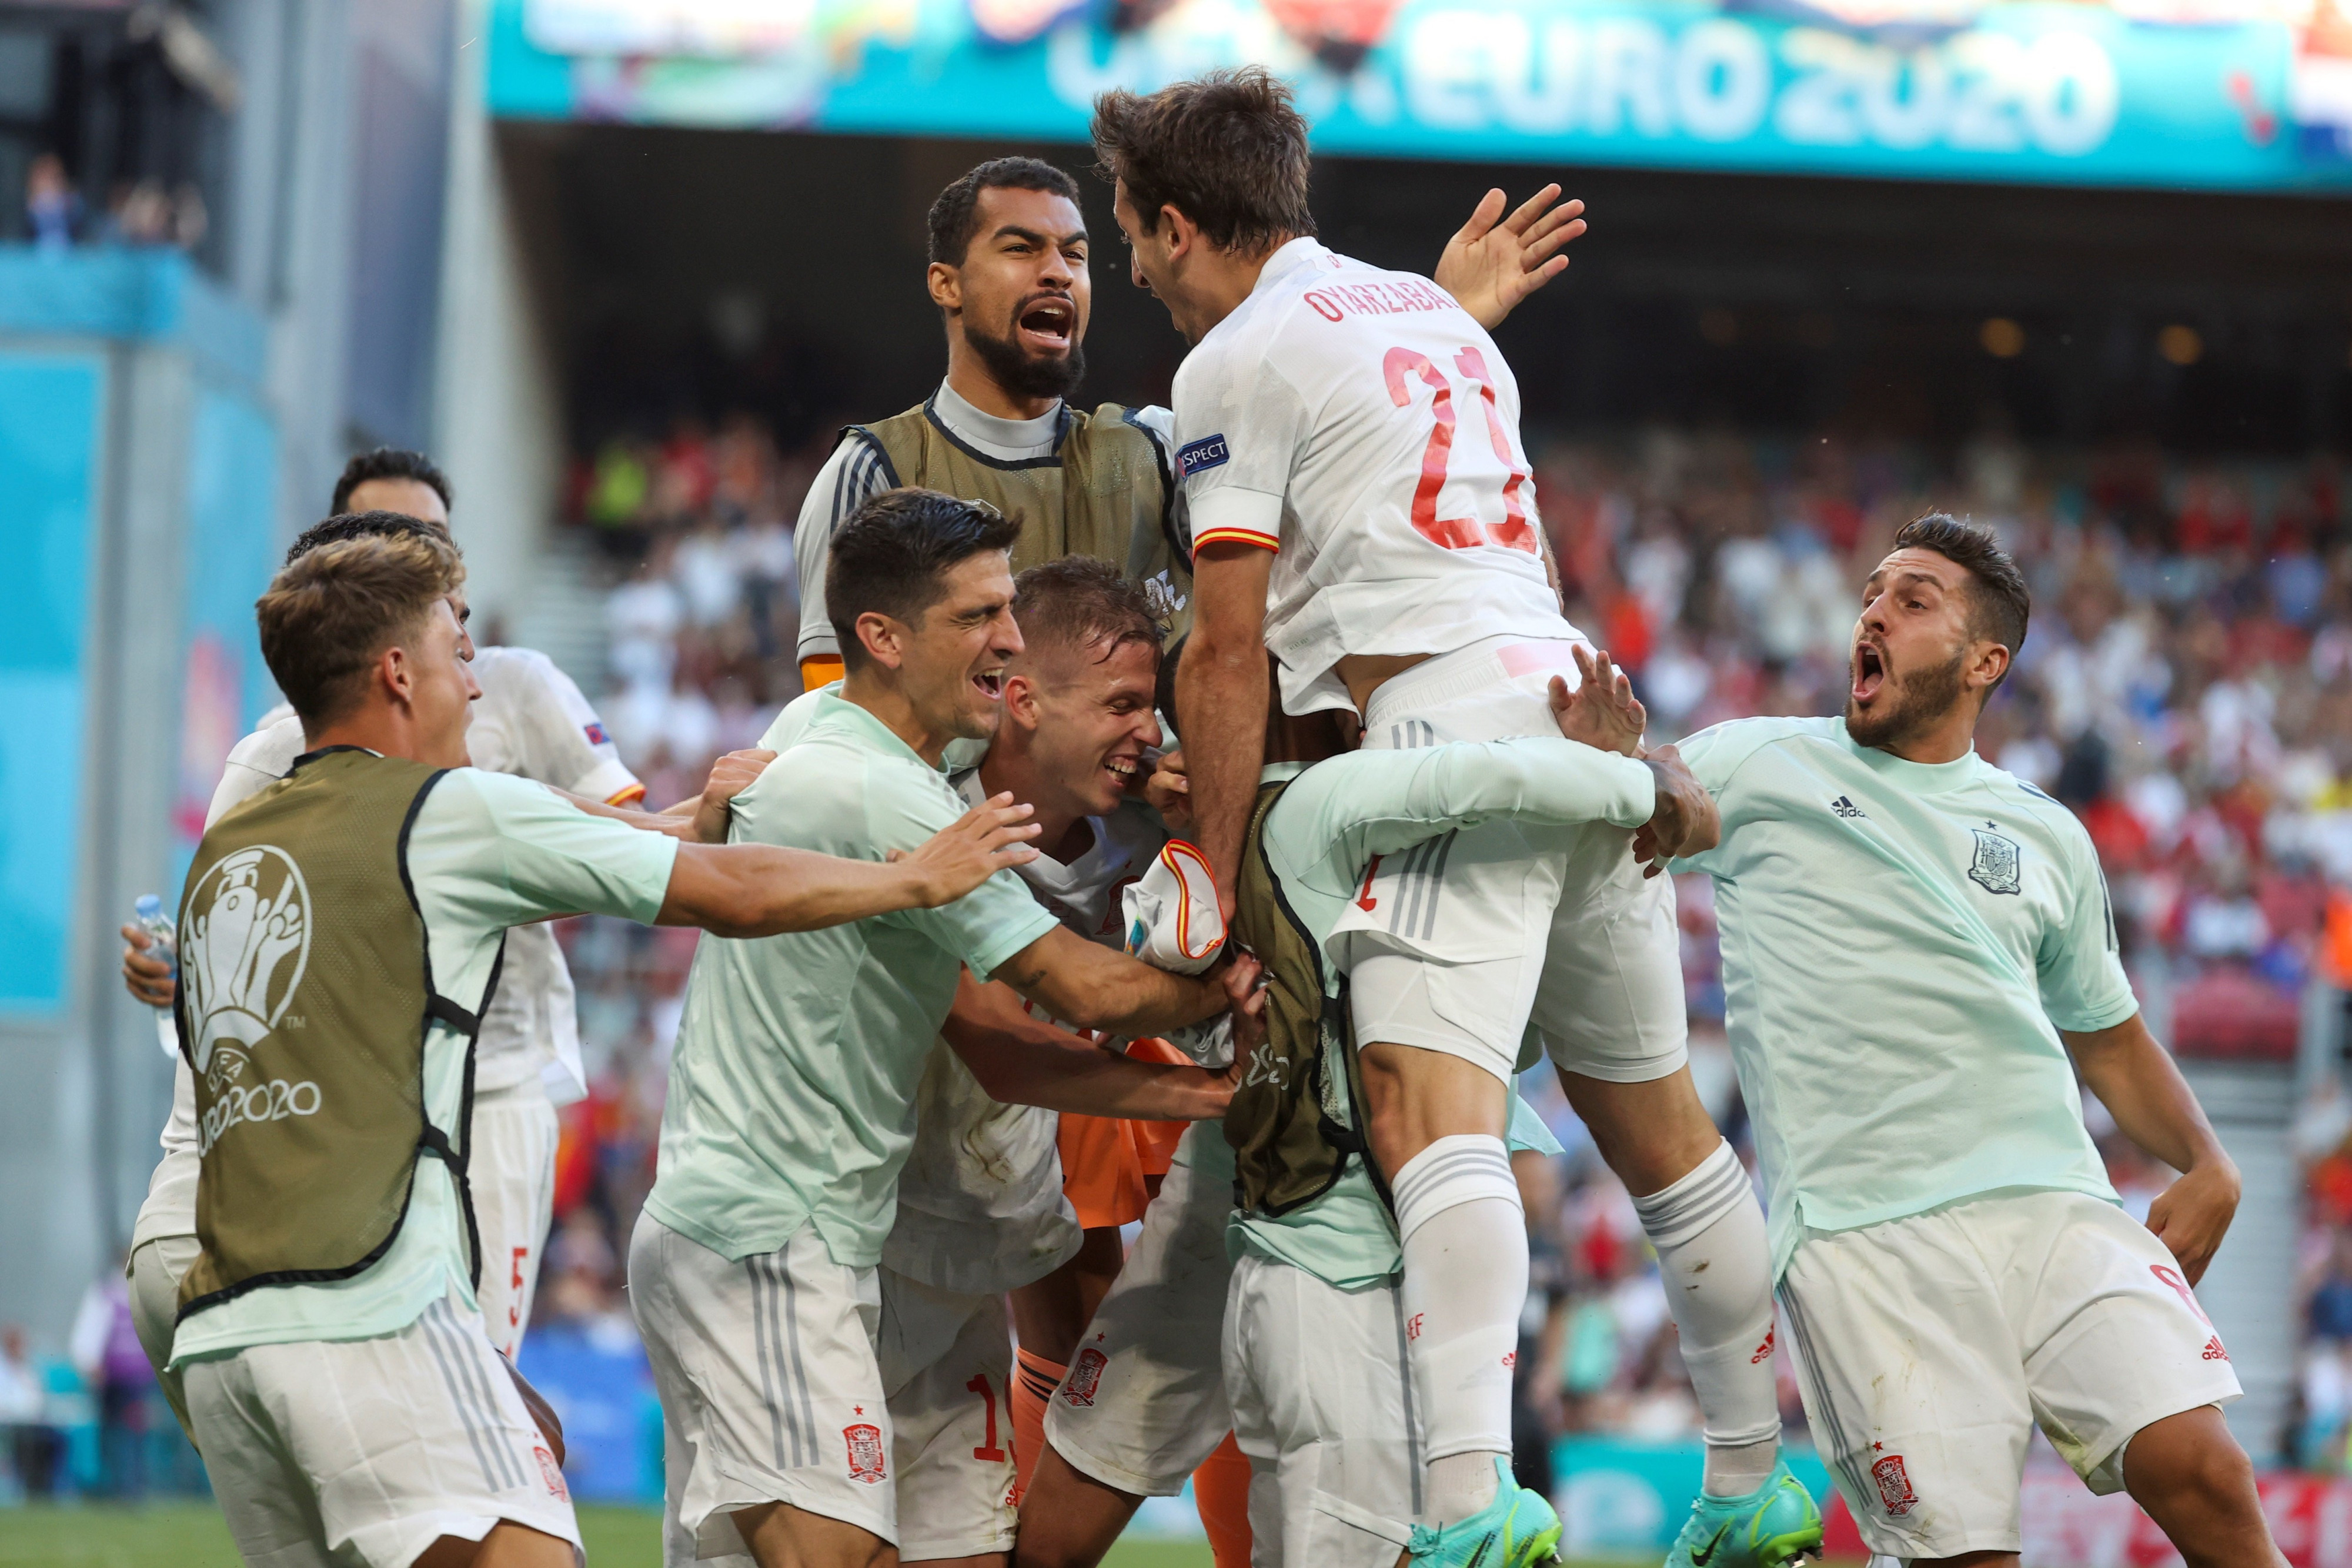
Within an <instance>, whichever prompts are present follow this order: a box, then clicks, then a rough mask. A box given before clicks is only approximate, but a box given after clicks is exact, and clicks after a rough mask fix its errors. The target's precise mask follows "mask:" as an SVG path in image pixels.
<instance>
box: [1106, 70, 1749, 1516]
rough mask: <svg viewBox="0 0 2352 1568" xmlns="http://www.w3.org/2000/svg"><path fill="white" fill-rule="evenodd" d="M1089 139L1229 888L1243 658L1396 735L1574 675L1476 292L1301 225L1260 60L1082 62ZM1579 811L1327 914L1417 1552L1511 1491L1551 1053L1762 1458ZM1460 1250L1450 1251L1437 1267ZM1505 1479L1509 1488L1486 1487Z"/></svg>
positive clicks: (1725, 1204)
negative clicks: (1105, 181)
mask: <svg viewBox="0 0 2352 1568" xmlns="http://www.w3.org/2000/svg"><path fill="white" fill-rule="evenodd" d="M1094 141H1095V144H1096V147H1097V151H1098V152H1100V154H1101V156H1102V160H1103V164H1104V167H1105V169H1106V170H1107V171H1108V172H1110V173H1111V174H1112V175H1113V176H1114V177H1115V179H1116V181H1117V196H1116V200H1115V203H1114V206H1113V211H1114V212H1115V213H1116V214H1117V216H1118V222H1119V226H1120V228H1121V229H1122V231H1123V232H1124V233H1125V234H1126V235H1127V237H1128V240H1129V246H1130V247H1131V252H1130V254H1131V256H1132V260H1133V267H1134V270H1135V273H1136V277H1137V281H1138V282H1139V283H1141V284H1143V285H1145V286H1146V287H1150V289H1151V290H1152V292H1153V293H1155V294H1156V295H1157V296H1159V298H1160V299H1161V301H1162V302H1163V303H1165V304H1166V305H1167V306H1168V308H1169V313H1170V315H1171V317H1172V318H1173V319H1174V321H1175V323H1176V326H1177V328H1178V329H1179V330H1181V332H1183V333H1184V334H1185V336H1186V337H1187V338H1189V339H1191V340H1192V342H1193V343H1194V345H1195V347H1194V349H1193V351H1192V354H1191V355H1190V356H1189V357H1188V358H1187V359H1186V361H1184V364H1183V366H1182V367H1181V369H1180V370H1179V371H1178V372H1177V376H1176V392H1175V405H1176V424H1177V436H1178V440H1179V446H1178V450H1177V466H1178V471H1179V474H1180V476H1181V483H1182V484H1183V486H1184V489H1185V497H1186V504H1187V506H1188V507H1189V508H1190V516H1191V519H1192V535H1193V542H1194V558H1193V574H1194V575H1193V582H1194V595H1193V625H1192V642H1191V643H1190V645H1189V647H1188V649H1187V653H1186V657H1185V659H1184V662H1183V667H1182V670H1181V676H1180V680H1179V685H1178V691H1177V702H1178V707H1179V712H1178V714H1177V716H1176V717H1177V723H1178V726H1179V727H1180V728H1181V731H1182V733H1183V737H1184V743H1185V754H1186V759H1187V762H1188V764H1189V767H1190V771H1191V778H1192V799H1193V810H1194V814H1195V819H1196V837H1197V839H1198V841H1199V842H1200V846H1201V848H1202V851H1203V852H1204V853H1205V854H1206V855H1207V857H1208V860H1209V863H1210V865H1211V866H1212V868H1213V871H1214V873H1215V875H1216V878H1217V882H1218V886H1219V890H1220V892H1221V893H1225V894H1230V890H1231V888H1232V886H1233V882H1234V873H1235V869H1236V866H1237V864H1238V861H1239V854H1240V848H1241V841H1242V832H1243V828H1244V822H1245V820H1246V815H1247V811H1248V809H1249V805H1250V801H1251V800H1252V799H1253V796H1254V793H1255V789H1256V785H1257V778H1258V766H1259V759H1260V758H1261V756H1262V751H1263V740H1264V732H1265V715H1266V712H1267V707H1268V703H1269V690H1268V687H1269V681H1268V675H1267V669H1266V662H1265V653H1266V651H1267V650H1268V649H1271V651H1272V652H1273V653H1274V655H1275V657H1276V661H1277V662H1278V664H1279V667H1280V684H1281V701H1282V706H1283V708H1284V709H1285V710H1286V711H1288V712H1291V713H1294V714H1301V715H1304V714H1309V713H1314V712H1318V711H1321V710H1325V709H1339V710H1346V711H1351V712H1352V713H1353V714H1354V715H1356V716H1359V717H1360V721H1361V723H1362V725H1363V729H1364V743H1365V745H1367V746H1370V747H1413V746H1427V745H1433V744H1436V743H1439V742H1442V741H1450V740H1470V741H1487V740H1496V739H1502V738H1506V737H1514V736H1540V735H1545V734H1548V733H1550V727H1551V721H1550V716H1549V708H1548V706H1547V703H1546V701H1545V691H1546V687H1547V684H1548V682H1549V679H1550V678H1551V677H1552V676H1554V675H1555V674H1558V675H1561V676H1564V677H1565V678H1567V679H1568V680H1570V681H1574V680H1576V679H1578V678H1579V674H1578V655H1579V653H1580V651H1581V650H1582V649H1583V648H1585V647H1586V644H1585V643H1584V642H1583V639H1582V636H1581V634H1580V632H1578V631H1577V630H1576V628H1575V627H1573V626H1571V625H1570V624H1569V622H1567V621H1566V620H1565V619H1564V618H1563V617H1562V615H1561V613H1560V605H1559V596H1558V593H1557V591H1556V590H1555V589H1554V588H1553V587H1552V585H1551V582H1550V580H1549V572H1548V569H1547V566H1546V560H1545V554H1544V549H1543V542H1542V535H1541V529H1540V526H1539V523H1538V517H1537V516H1536V509H1535V497H1534V494H1533V490H1534V486H1533V484H1532V481H1531V479H1530V477H1529V470H1528V461H1527V457H1526V454H1525V453H1524V451H1523V450H1522V448H1521V445H1520V442H1519V434H1518V413H1519V403H1518V389H1517V384H1516V383H1515V382H1514V381H1513V380H1512V377H1511V372H1510V367H1509V366H1508V365H1507V364H1506V363H1504V361H1503V358H1502V355H1501V354H1500V353H1499V352H1498V351H1497V350H1496V347H1495V344H1494V341H1493V340H1491V339H1490V338H1488V337H1487V335H1486V330H1485V329H1484V328H1483V327H1482V326H1481V325H1480V323H1479V322H1478V321H1477V320H1475V319H1473V318H1472V317H1471V316H1470V315H1469V314H1468V313H1467V312H1465V311H1464V310H1463V309H1461V308H1458V307H1457V306H1456V305H1455V304H1454V301H1452V300H1451V299H1449V298H1447V297H1446V296H1445V295H1444V293H1443V292H1442V291H1440V290H1438V289H1437V288H1435V287H1433V286H1432V285H1431V284H1430V283H1429V282H1428V280H1426V279H1424V278H1421V277H1413V276H1412V275H1409V274H1404V273H1395V272H1387V271H1382V270H1381V269H1379V268H1375V267H1367V266H1365V265H1363V264H1362V263H1360V262H1356V261H1352V260H1349V259H1348V258H1347V257H1344V256H1337V255H1335V254H1333V253H1332V252H1331V251H1329V250H1328V249H1326V248H1325V247H1324V246H1321V245H1318V243H1316V241H1315V240H1314V239H1313V238H1312V237H1311V236H1312V235H1313V232H1314V220H1313V217H1312V215H1311V214H1309V213H1308V211H1307V200H1306V197H1307V164H1308V158H1307V134H1306V123H1305V121H1304V120H1303V119H1302V118H1301V117H1300V116H1299V115H1298V114H1297V110H1296V109H1295V108H1294V107H1293V105H1292V103H1291V100H1290V95H1289V92H1288V89H1286V88H1285V87H1284V86H1283V85H1282V84H1281V83H1280V82H1278V81H1276V79H1275V78H1272V77H1271V76H1269V75H1267V74H1265V72H1263V71H1259V70H1256V69H1254V68H1253V69H1247V70H1243V71H1238V72H1219V73H1213V74H1212V75H1211V76H1209V77H1207V78H1202V79H1201V80H1198V81H1192V82H1182V83H1178V84H1176V85H1175V86H1172V87H1170V88H1167V89H1162V90H1161V91H1160V92H1158V93H1155V94H1152V95H1151V96H1150V97H1148V98H1139V97H1137V96H1135V95H1133V94H1129V93H1123V92H1114V93H1107V94H1105V95H1103V97H1101V98H1100V99H1097V102H1096V113H1095V121H1094ZM1626 842H1627V835H1626V834H1625V833H1624V832H1623V831H1620V830H1616V829H1613V828H1609V827H1607V826H1605V825H1592V826H1586V827H1580V828H1574V829H1562V830H1557V831H1553V830H1523V829H1522V828H1521V827H1520V826H1519V825H1517V824H1515V823H1510V822H1495V823H1489V824H1486V825H1485V826H1481V827H1477V828H1474V829H1466V830H1465V831H1461V832H1458V833H1452V834H1447V835H1445V836H1444V837H1442V838H1439V839H1436V840H1433V841H1430V842H1428V843H1426V844H1423V845H1421V846H1419V847H1417V848H1415V849H1414V850H1412V852H1408V853H1406V854H1403V855H1399V856H1392V857H1385V858H1383V859H1381V860H1379V861H1377V862H1374V863H1373V864H1372V865H1370V867H1368V868H1367V870H1366V873H1365V882H1364V885H1363V888H1362V890H1361V894H1360V897H1359V899H1358V900H1357V901H1356V903H1355V905H1354V906H1352V907H1351V909H1350V910H1349V914H1348V917H1347V920H1346V922H1345V923H1344V925H1343V927H1342V936H1343V938H1344V941H1345V946H1346V952H1345V958H1346V962H1347V963H1348V965H1349V983H1350V994H1351V1006H1352V1011H1353V1017H1354V1020H1355V1027H1356V1032H1357V1036H1358V1038H1359V1039H1360V1040H1362V1041H1363V1042H1364V1046H1363V1061H1364V1068H1365V1089H1366V1108H1367V1112H1368V1115H1367V1123H1368V1128H1369V1134H1370V1142H1371V1145H1372V1148H1373V1151H1374V1155H1375V1157H1376V1159H1377V1160H1378V1162H1379V1163H1380V1165H1381V1167H1382V1169H1383V1170H1384V1171H1385V1172H1386V1173H1387V1175H1388V1177H1389V1180H1390V1182H1391V1186H1392V1188H1393V1191H1394V1193H1395V1197H1396V1206H1397V1214H1398V1221H1399V1226H1400V1228H1401V1230H1402V1238H1403V1240H1402V1245H1403V1254H1404V1260H1405V1263H1404V1282H1403V1286H1402V1289H1403V1292H1404V1300H1405V1302H1406V1306H1407V1310H1408V1312H1411V1313H1412V1315H1414V1316H1416V1317H1418V1318H1419V1319H1420V1320H1421V1322H1422V1323H1423V1333H1421V1335H1420V1336H1419V1337H1418V1338H1417V1339H1416V1340H1415V1341H1414V1342H1413V1345H1412V1356H1413V1369H1414V1375H1415V1381H1416V1382H1417V1384H1418V1385H1419V1386H1420V1387H1421V1388H1422V1390H1423V1393H1424V1396H1426V1399H1427V1404H1428V1409H1427V1412H1426V1416H1427V1429H1428V1437H1429V1449H1428V1454H1429V1470H1428V1476H1427V1485H1426V1488H1425V1498H1426V1507H1425V1509H1424V1511H1423V1518H1422V1521H1421V1522H1422V1523H1423V1524H1424V1525H1426V1526H1429V1527H1431V1528H1432V1530H1433V1531H1437V1533H1434V1534H1433V1535H1432V1536H1431V1537H1430V1540H1429V1545H1428V1550H1427V1551H1426V1552H1416V1553H1415V1560H1416V1561H1418V1562H1428V1563H1438V1562H1451V1561H1455V1560H1457V1558H1459V1559H1460V1560H1466V1556H1467V1554H1469V1553H1472V1552H1475V1551H1478V1550H1481V1549H1482V1548H1481V1547H1480V1542H1482V1541H1483V1540H1485V1539H1486V1527H1485V1525H1484V1524H1483V1523H1482V1522H1481V1521H1482V1520H1483V1519H1484V1518H1485V1517H1486V1511H1488V1510H1498V1509H1507V1507H1508V1506H1509V1504H1510V1498H1509V1497H1508V1496H1506V1495H1502V1494H1501V1493H1500V1491H1499V1490H1498V1485H1497V1481H1496V1458H1497V1457H1498V1456H1505V1455H1507V1454H1508V1452H1509V1451H1510V1385H1511V1378H1510V1372H1509V1361H1510V1358H1511V1356H1512V1354H1513V1352H1514V1349H1515V1346H1516V1343H1517V1324H1518V1318H1519V1312H1520V1307H1521V1303H1522V1301H1523V1300H1524V1297H1525V1295H1526V1289H1527V1259H1528V1249H1527V1236H1526V1231H1525V1228H1524V1220H1523V1218H1522V1215H1521V1212H1520V1204H1519V1197H1518V1189H1517V1185H1516V1184H1515V1183H1514V1182H1513V1180H1512V1178H1511V1174H1510V1166H1509V1162H1508V1159H1507V1155H1506V1150H1505V1147H1504V1142H1503V1133H1504V1127H1505V1121H1504V1118H1505V1113H1506V1107H1507V1095H1506V1085H1507V1082H1508V1081H1509V1080H1510V1078H1511V1076H1512V1075H1513V1073H1514V1072H1515V1071H1517V1069H1518V1068H1520V1067H1521V1066H1524V1065H1526V1064H1528V1062H1530V1061H1532V1060H1533V1056H1534V1054H1535V1053H1536V1052H1537V1051H1548V1052H1549V1055H1550V1056H1551V1058H1552V1060H1553V1061H1554V1063H1555V1064H1556V1065H1557V1066H1558V1067H1559V1070H1560V1071H1561V1076H1562V1082H1563V1084H1564V1085H1565V1087H1566V1089H1567V1092H1568V1094H1569V1098H1570V1103H1572V1104H1573V1105H1574V1106H1575V1107H1576V1109H1577V1111H1578V1113H1579V1114H1580V1115H1581V1116H1582V1117H1583V1119H1584V1121H1585V1123H1586V1124H1587V1125H1589V1126H1590V1127H1591V1129H1592V1132H1593V1135H1594V1138H1595V1140H1596V1142H1597V1143H1598V1144H1599V1145H1600V1147H1601V1153H1602V1155H1604V1157H1606V1158H1607V1160H1608V1161H1609V1163H1610V1165H1611V1166H1612V1168H1614V1169H1615V1171H1616V1172H1617V1174H1618V1175H1619V1176H1621V1177H1622V1179H1623V1180H1624V1182H1625V1184H1626V1186H1627V1187H1628V1188H1629V1190H1631V1191H1632V1192H1633V1193H1634V1194H1635V1195H1636V1207H1637V1208H1639V1210H1640V1211H1641V1214H1642V1218H1643V1226H1644V1228H1645V1229H1646V1230H1647V1231H1648V1233H1649V1235H1650V1237H1651V1239H1652V1240H1653V1241H1654V1243H1655V1244H1656V1246H1657V1248H1658V1251H1659V1254H1660V1259H1661V1262H1662V1265H1663V1267H1664V1270H1665V1271H1666V1273H1667V1275H1668V1276H1669V1277H1670V1278H1671V1279H1672V1280H1674V1281H1675V1287H1676V1288H1675V1289H1674V1290H1672V1291H1669V1292H1668V1294H1669V1298H1670V1300H1671V1301H1673V1303H1674V1308H1675V1321H1676V1322H1677V1324H1678V1325H1679V1327H1680V1329H1681V1335H1682V1349H1683V1353H1684V1356H1685V1361H1686V1362H1687V1364H1688V1365H1689V1367H1690V1371H1691V1375H1692V1381H1693V1384H1694V1385H1695V1386H1696V1390H1697V1393H1698V1396H1699V1402H1700V1406H1701V1408H1702V1409H1703V1410H1704V1412H1705V1414H1706V1437H1707V1460H1706V1477H1705V1483H1704V1484H1705V1487H1706V1491H1707V1492H1709V1493H1710V1494H1712V1495H1716V1496H1719V1497H1737V1498H1744V1499H1751V1500H1752V1506H1754V1507H1761V1506H1763V1505H1764V1503H1765V1501H1766V1500H1767V1499H1769V1497H1771V1496H1774V1495H1777V1494H1778V1492H1779V1491H1780V1490H1781V1489H1782V1487H1783V1481H1784V1478H1785V1476H1786V1471H1785V1469H1784V1468H1783V1467H1781V1466H1780V1462H1779V1458H1778V1453H1779V1439H1780V1415H1779V1408H1778V1405H1777V1402H1776V1399H1775V1396H1774V1391H1773V1387H1772V1378H1771V1369H1770V1365H1769V1358H1768V1357H1765V1356H1762V1355H1760V1354H1759V1351H1760V1349H1761V1347H1762V1346H1763V1344H1764V1343H1765V1342H1766V1341H1767V1339H1768V1338H1769V1334H1770V1331H1771V1312H1772V1307H1771V1297H1770V1281H1769V1272H1768V1270H1767V1269H1766V1267H1765V1253H1764V1245H1763V1224H1764V1221H1763V1216H1762V1213H1761V1211H1760V1209H1759V1207H1758V1206H1757V1203H1756V1200H1755V1197H1754V1196H1753V1194H1752V1193H1751V1192H1749V1191H1748V1189H1747V1188H1746V1187H1745V1186H1744V1184H1742V1183H1740V1182H1739V1181H1738V1180H1737V1179H1736V1177H1737V1161H1736V1159H1735V1157H1734V1156H1733V1155H1732V1153H1731V1150H1730V1147H1729V1145H1727V1144H1726V1143H1724V1142H1723V1140H1722V1138H1721V1135H1720V1134H1718V1133H1717V1131H1716V1129H1715V1126H1714V1124H1712V1123H1711V1122H1710V1121H1709V1120H1708V1118H1707V1115H1706V1111H1705V1109H1704V1108H1703V1107H1702V1106H1701V1104H1700V1103H1699V1100H1698V1097H1697V1094H1696V1091H1695V1090H1694V1088H1693V1087H1692V1084H1691V1080H1690V1075H1689V1071H1688V1069H1687V1066H1686V1064H1685V1050H1684V1019H1683V1005H1682V995H1681V967H1680V957H1679V953H1678V950H1677V937H1676V933H1675V922H1674V909H1673V894H1672V890H1671V886H1670V884H1668V883H1664V882H1663V881H1655V880H1651V881H1645V880H1644V879H1643V877H1642V876H1641V875H1640V873H1639V869H1638V867H1636V866H1634V865H1633V863H1632V862H1630V860H1629V858H1628V856H1627V854H1626ZM1465 1260H1472V1261H1471V1266H1467V1267H1465V1266H1464V1264H1465ZM1513 1490H1516V1489H1513Z"/></svg>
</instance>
